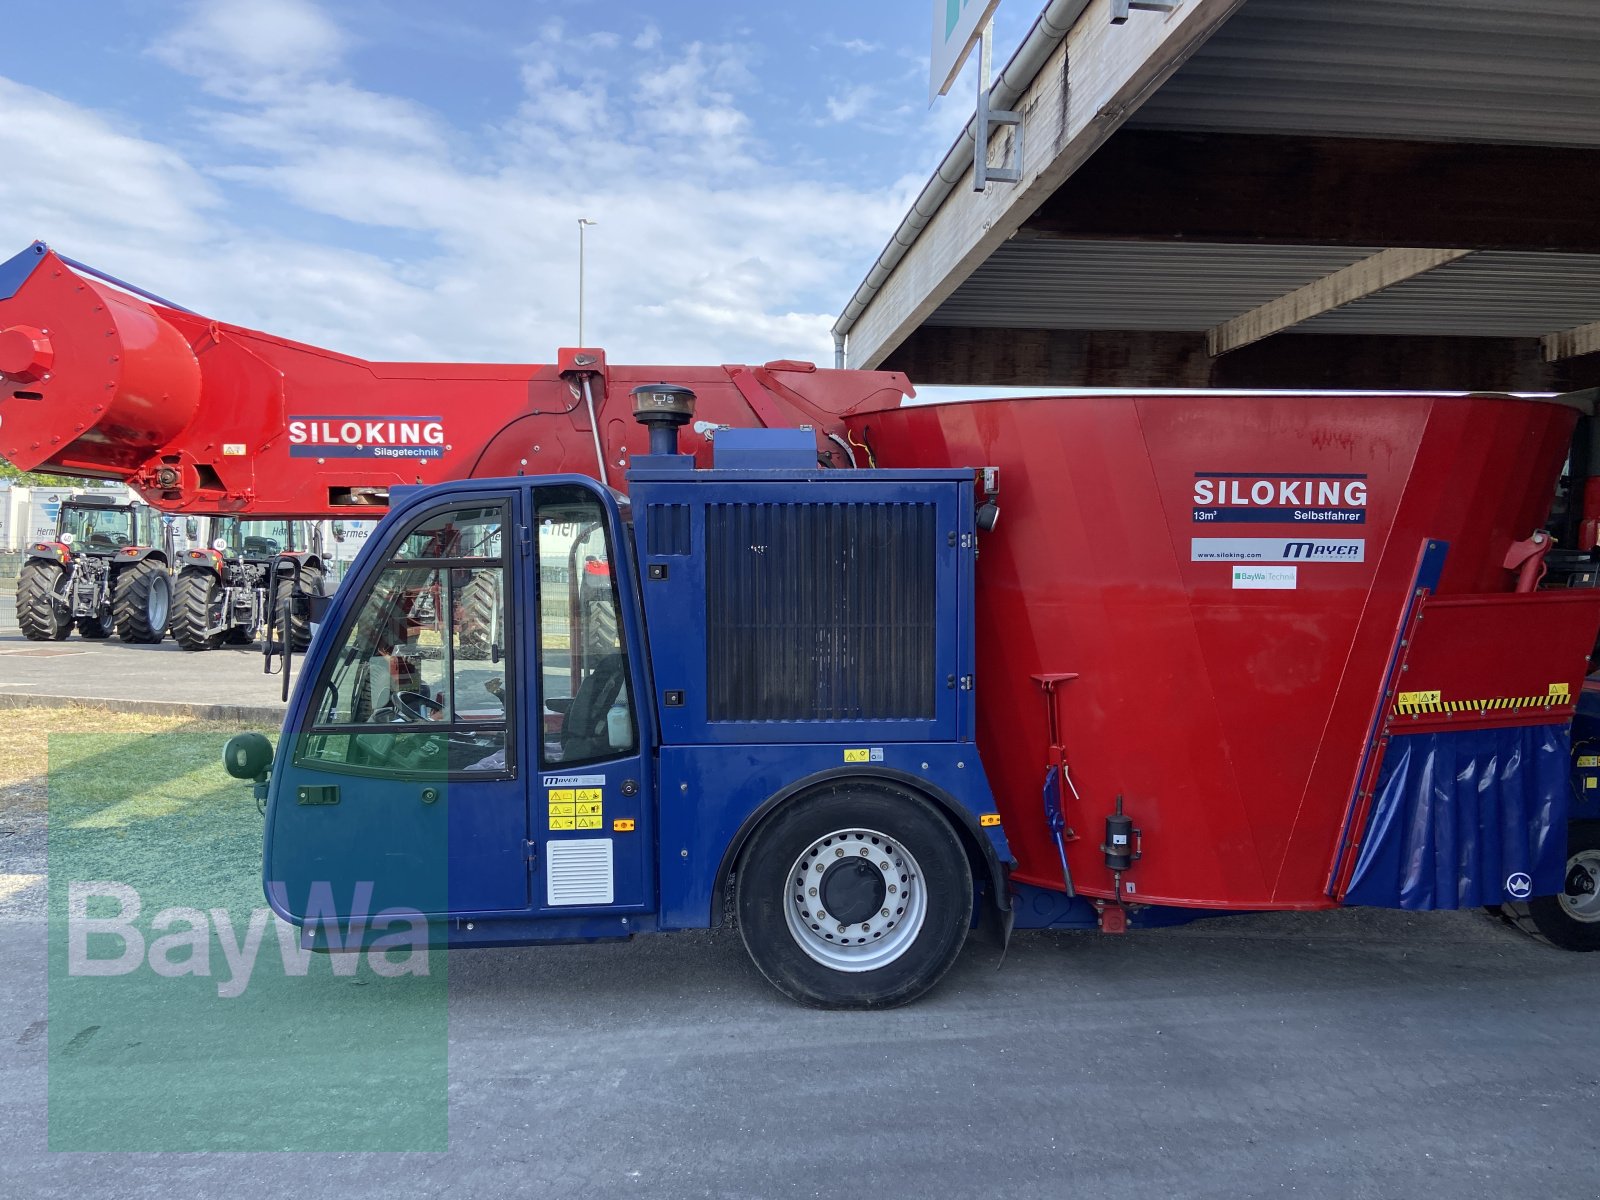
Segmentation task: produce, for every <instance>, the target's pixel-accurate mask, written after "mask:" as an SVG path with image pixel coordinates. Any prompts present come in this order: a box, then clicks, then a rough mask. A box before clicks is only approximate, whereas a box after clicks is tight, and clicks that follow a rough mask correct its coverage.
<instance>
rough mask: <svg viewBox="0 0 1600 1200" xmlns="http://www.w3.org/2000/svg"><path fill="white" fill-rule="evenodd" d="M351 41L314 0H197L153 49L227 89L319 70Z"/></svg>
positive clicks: (246, 87)
mask: <svg viewBox="0 0 1600 1200" xmlns="http://www.w3.org/2000/svg"><path fill="white" fill-rule="evenodd" d="M347 45H348V41H347V39H346V37H345V35H344V34H343V32H342V31H341V30H340V29H339V27H338V26H337V25H336V24H334V22H333V21H331V20H330V19H329V18H328V17H327V16H326V15H325V14H324V13H323V12H322V11H321V10H320V9H318V8H317V7H316V5H314V4H312V3H310V0H248V3H241V2H240V0H197V2H196V3H194V4H192V5H191V7H190V10H189V16H188V18H187V19H186V20H185V21H183V22H182V23H181V24H180V25H179V26H178V28H176V29H175V30H173V31H172V32H171V33H169V34H167V35H166V36H164V37H163V38H161V39H160V40H159V41H158V42H156V43H155V45H154V46H153V47H152V49H151V52H152V53H153V54H155V55H156V56H157V57H158V58H160V59H162V60H163V61H165V62H166V63H168V64H169V65H171V66H173V67H176V68H177V69H178V70H180V71H183V72H185V73H186V74H189V75H194V76H196V77H198V78H201V79H204V80H206V81H207V82H208V83H209V84H210V85H211V86H212V87H213V88H215V89H216V90H218V91H221V92H224V93H234V92H240V91H243V92H248V90H249V88H250V86H251V84H252V83H254V82H256V81H257V80H258V79H260V78H263V77H266V78H271V77H287V78H296V77H300V76H305V75H314V74H316V73H317V72H319V71H324V70H327V69H328V68H330V67H332V66H334V65H335V64H337V63H338V61H339V59H340V56H341V55H342V54H343V53H344V50H345V48H346V46H347Z"/></svg>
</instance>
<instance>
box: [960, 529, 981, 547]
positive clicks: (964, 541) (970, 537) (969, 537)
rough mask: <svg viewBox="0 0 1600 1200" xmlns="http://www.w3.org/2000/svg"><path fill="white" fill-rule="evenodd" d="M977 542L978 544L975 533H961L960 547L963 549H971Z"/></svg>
mask: <svg viewBox="0 0 1600 1200" xmlns="http://www.w3.org/2000/svg"><path fill="white" fill-rule="evenodd" d="M977 544H978V535H977V534H975V533H963V534H962V535H961V548H962V549H963V550H971V549H972V548H973V547H974V546H976V545H977Z"/></svg>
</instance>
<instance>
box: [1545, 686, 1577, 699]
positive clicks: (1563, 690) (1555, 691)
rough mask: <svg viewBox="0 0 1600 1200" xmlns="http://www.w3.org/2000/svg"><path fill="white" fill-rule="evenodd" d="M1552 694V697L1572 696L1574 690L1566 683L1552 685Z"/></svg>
mask: <svg viewBox="0 0 1600 1200" xmlns="http://www.w3.org/2000/svg"><path fill="white" fill-rule="evenodd" d="M1550 694H1551V695H1552V696H1562V697H1566V696H1570V695H1572V689H1571V688H1570V687H1569V686H1568V685H1567V684H1565V683H1552V684H1551V685H1550Z"/></svg>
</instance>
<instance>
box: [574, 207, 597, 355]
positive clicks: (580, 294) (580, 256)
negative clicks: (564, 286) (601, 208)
mask: <svg viewBox="0 0 1600 1200" xmlns="http://www.w3.org/2000/svg"><path fill="white" fill-rule="evenodd" d="M597 224H599V222H598V221H591V220H589V218H588V217H579V218H578V345H579V346H582V345H583V229H584V226H586V225H597Z"/></svg>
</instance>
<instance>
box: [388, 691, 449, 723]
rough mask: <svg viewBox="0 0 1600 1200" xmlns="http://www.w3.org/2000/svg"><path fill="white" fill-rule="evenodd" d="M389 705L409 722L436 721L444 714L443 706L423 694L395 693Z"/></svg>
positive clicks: (390, 698)
mask: <svg viewBox="0 0 1600 1200" xmlns="http://www.w3.org/2000/svg"><path fill="white" fill-rule="evenodd" d="M389 703H390V705H392V706H393V708H394V710H395V711H396V712H397V713H399V714H400V715H401V716H402V717H404V718H405V719H406V720H407V721H434V720H437V719H438V718H439V717H440V716H442V715H443V714H444V705H443V704H440V703H439V701H437V700H435V699H433V698H432V697H431V696H424V695H423V694H422V693H421V692H395V693H394V694H393V695H392V696H390V697H389ZM400 723H401V722H399V721H396V722H395V724H397V725H398V724H400Z"/></svg>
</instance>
